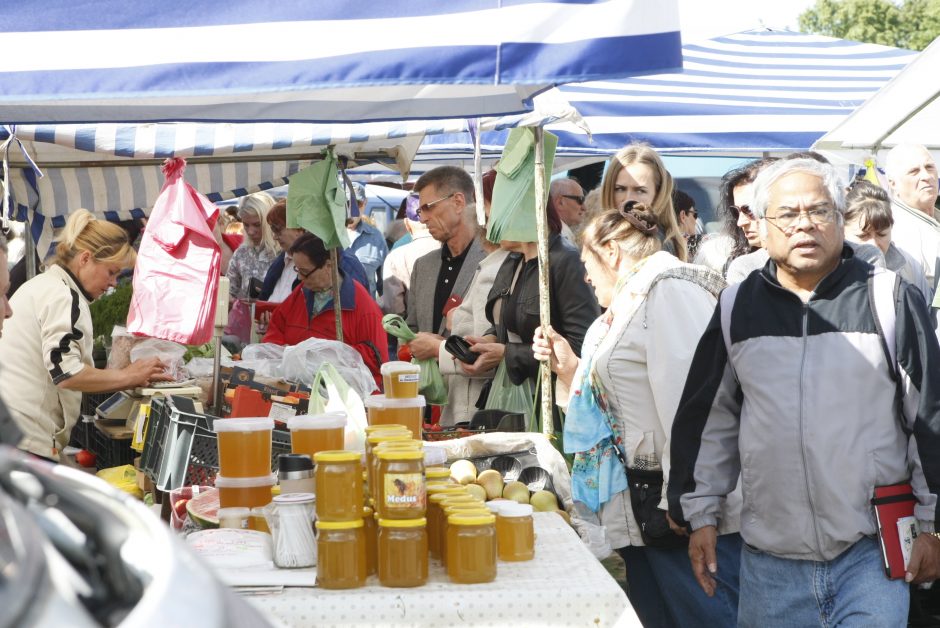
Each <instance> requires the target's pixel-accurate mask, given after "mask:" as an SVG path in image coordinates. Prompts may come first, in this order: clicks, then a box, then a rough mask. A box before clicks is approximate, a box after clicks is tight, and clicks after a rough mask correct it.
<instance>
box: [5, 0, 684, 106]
mask: <svg viewBox="0 0 940 628" xmlns="http://www.w3.org/2000/svg"><path fill="white" fill-rule="evenodd" d="M3 18H4V20H3V21H4V27H3V29H2V32H0V49H2V50H4V51H5V53H4V55H3V59H2V60H0V85H2V88H0V123H6V124H26V123H37V124H39V123H68V122H147V121H187V120H189V121H228V122H249V121H250V122H256V121H282V122H287V121H291V122H348V121H356V122H368V121H378V120H405V119H440V118H457V117H469V116H480V115H502V114H506V113H515V112H520V111H524V110H527V109H529V108H530V104H531V103H530V99H531V97H532V96H533V95H535V94H537V93H539V92H541V91H543V90H545V89H547V88H548V87H550V86H552V85H557V84H560V83H563V82H568V81H575V80H582V81H583V80H599V79H608V78H618V77H623V76H633V75H639V74H644V73H650V72H661V71H667V70H672V69H675V68H677V67H680V66H681V62H682V59H681V52H680V47H679V44H680V39H679V32H678V23H679V20H678V8H677V3H676V0H660V1H657V2H649V1H647V0H449V1H448V2H430V1H427V0H425V1H420V0H418V1H416V0H383V1H382V2H362V1H358V0H357V1H351V0H347V1H345V2H342V1H340V2H310V1H309V0H280V1H278V2H258V1H257V0H227V1H226V2H211V3H193V2H190V1H188V0H163V1H162V2H149V1H144V0H137V1H134V0H46V1H44V2H41V3H36V2H31V1H30V0H13V1H12V2H7V3H6V4H5V6H4V8H3ZM625 51H629V52H628V53H627V52H625Z"/></svg>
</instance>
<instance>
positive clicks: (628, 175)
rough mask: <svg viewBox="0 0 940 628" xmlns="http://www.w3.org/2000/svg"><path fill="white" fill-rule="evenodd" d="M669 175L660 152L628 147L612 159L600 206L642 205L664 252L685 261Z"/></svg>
mask: <svg viewBox="0 0 940 628" xmlns="http://www.w3.org/2000/svg"><path fill="white" fill-rule="evenodd" d="M672 189H673V183H672V175H671V174H669V171H668V170H666V166H665V164H663V160H662V159H660V157H659V153H657V152H656V151H655V150H653V149H652V147H650V146H648V145H646V144H629V145H627V146H624V147H623V148H621V149H620V150H619V151H617V154H616V155H614V156H613V157H611V159H610V163H609V164H608V166H607V172H606V174H604V180H603V182H602V183H601V207H603V208H605V209H607V208H615V209H620V208H621V207H623V204H624V203H625V202H627V201H634V202H636V203H643V204H644V205H645V206H646V207H647V208H648V210H649V211H651V212H652V214H653V215H654V216H655V217H656V221H657V222H658V224H659V225H660V229H661V231H662V234H661V235H662V238H663V250H664V251H666V252H667V253H672V254H673V255H675V256H676V257H678V258H679V259H680V260H682V261H683V262H686V261H689V260H688V249H687V247H686V244H685V237H684V236H683V235H682V232H681V231H680V230H679V223H678V222H676V215H675V211H674V209H673V206H672Z"/></svg>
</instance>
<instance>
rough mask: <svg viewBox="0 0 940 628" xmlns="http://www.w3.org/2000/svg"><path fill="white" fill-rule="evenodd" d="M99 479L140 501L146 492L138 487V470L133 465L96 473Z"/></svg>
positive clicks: (110, 468)
mask: <svg viewBox="0 0 940 628" xmlns="http://www.w3.org/2000/svg"><path fill="white" fill-rule="evenodd" d="M95 475H97V476H98V477H99V478H101V479H102V480H104V481H105V482H107V483H108V484H110V485H111V486H113V487H114V488H116V489H118V490H121V491H124V492H125V493H129V494H130V495H133V496H134V497H137V498H138V499H139V498H141V497H143V496H144V492H143V491H142V490H141V489H140V487H139V486H138V485H137V469H135V468H134V466H133V465H129V464H125V465H122V466H120V467H109V468H107V469H102V470H101V471H99V472H98V473H96V474H95Z"/></svg>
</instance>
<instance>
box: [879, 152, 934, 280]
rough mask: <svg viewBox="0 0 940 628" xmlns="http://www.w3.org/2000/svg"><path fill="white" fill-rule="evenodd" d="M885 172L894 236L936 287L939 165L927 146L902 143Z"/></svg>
mask: <svg viewBox="0 0 940 628" xmlns="http://www.w3.org/2000/svg"><path fill="white" fill-rule="evenodd" d="M885 174H886V175H887V177H888V185H889V187H890V190H891V200H892V201H893V205H892V208H891V211H892V214H893V216H894V228H893V230H892V234H891V239H892V240H893V241H894V243H895V244H897V245H898V246H899V247H900V248H901V249H902V250H904V251H907V252H908V253H910V254H911V256H913V258H914V259H915V260H916V261H917V262H918V263H919V264H920V265H921V267H922V268H923V270H924V274H925V275H926V276H927V283H928V285H929V286H930V289H931V290H935V289H936V287H937V282H938V276H937V272H938V266H940V221H938V220H937V210H936V206H935V205H936V202H937V191H938V173H937V164H936V162H935V161H934V159H933V157H932V156H931V154H930V151H928V150H927V149H926V148H925V147H924V146H922V145H920V144H899V145H898V146H895V147H894V148H892V149H891V150H890V151H889V152H888V156H887V158H886V159H885Z"/></svg>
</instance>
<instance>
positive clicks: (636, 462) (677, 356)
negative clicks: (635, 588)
mask: <svg viewBox="0 0 940 628" xmlns="http://www.w3.org/2000/svg"><path fill="white" fill-rule="evenodd" d="M689 266H691V265H689V264H684V263H683V262H680V261H679V260H678V259H676V258H675V257H674V256H673V255H670V254H669V253H665V252H660V253H656V254H655V255H653V256H651V257H650V258H649V260H648V261H647V262H646V264H645V265H644V266H643V267H642V268H641V269H640V271H639V272H638V273H637V274H636V275H635V276H634V277H633V278H632V279H631V280H630V281H629V282H628V283H627V285H626V286H624V288H623V290H621V292H620V293H619V295H618V296H617V298H616V299H615V301H614V303H613V304H612V306H611V310H612V311H613V314H614V316H613V321H612V323H611V327H610V331H609V332H608V333H607V335H606V336H605V337H604V340H603V341H602V342H601V344H600V346H599V347H598V351H597V354H596V357H595V358H594V368H595V373H596V374H597V376H598V378H599V381H600V384H601V386H602V387H603V390H604V391H605V392H606V395H607V401H608V403H609V404H610V410H611V414H612V415H613V416H614V417H616V418H617V421H618V424H619V428H620V434H621V437H622V438H623V444H624V450H625V453H626V456H627V464H628V465H629V466H631V467H634V466H645V467H647V468H654V467H655V466H656V465H657V464H658V465H659V466H661V467H662V469H663V472H664V473H663V475H664V476H665V477H666V478H668V477H669V435H670V432H671V430H672V421H673V418H674V417H675V414H676V409H677V408H678V406H679V399H680V397H681V396H682V389H683V386H684V385H685V379H686V375H687V374H688V371H689V366H690V365H691V363H692V355H693V354H694V352H695V348H696V346H697V345H698V341H699V338H700V337H701V335H702V332H704V330H705V326H706V325H707V324H708V321H709V320H710V319H711V316H712V312H713V311H714V309H715V302H716V298H715V296H713V295H712V293H710V292H709V291H707V290H705V289H704V288H702V287H701V286H699V285H698V284H696V283H693V282H692V281H689V280H685V279H678V278H674V277H668V278H663V279H658V280H657V277H658V276H659V275H661V274H662V273H663V272H665V271H669V270H674V269H680V268H683V267H686V268H687V267H689ZM660 508H662V509H664V510H665V509H666V508H667V504H666V490H665V486H664V487H663V500H662V502H661V503H660ZM740 509H741V500H740V493H739V492H735V493H734V494H733V495H732V496H731V497H729V499H728V512H727V513H726V515H725V516H723V517H722V519H721V521H722V526H721V528H720V529H719V533H728V532H736V531H737V530H738V528H739V522H740ZM599 518H600V523H601V525H603V526H604V527H606V529H607V537H608V540H609V541H610V544H611V547H614V548H618V547H624V546H627V545H643V541H642V538H641V536H640V530H639V527H638V526H637V523H636V519H635V518H634V516H633V510H632V508H631V506H630V494H629V491H623V492H622V493H619V494H617V495H614V496H613V498H612V499H611V500H610V501H609V502H607V503H606V504H604V505H603V506H602V507H601V510H600V513H599Z"/></svg>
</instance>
